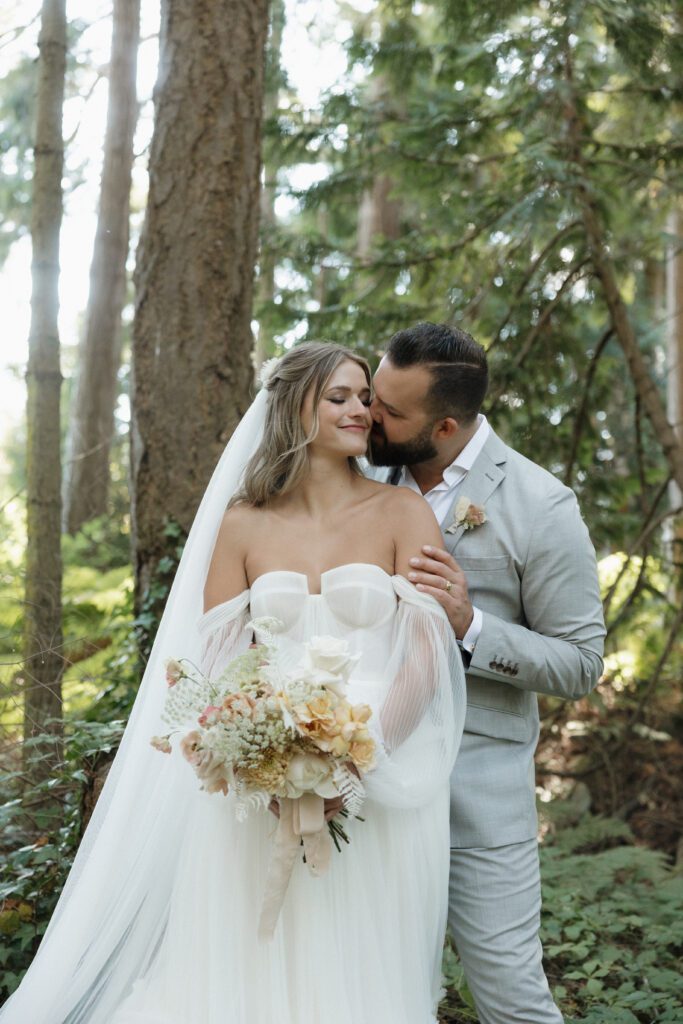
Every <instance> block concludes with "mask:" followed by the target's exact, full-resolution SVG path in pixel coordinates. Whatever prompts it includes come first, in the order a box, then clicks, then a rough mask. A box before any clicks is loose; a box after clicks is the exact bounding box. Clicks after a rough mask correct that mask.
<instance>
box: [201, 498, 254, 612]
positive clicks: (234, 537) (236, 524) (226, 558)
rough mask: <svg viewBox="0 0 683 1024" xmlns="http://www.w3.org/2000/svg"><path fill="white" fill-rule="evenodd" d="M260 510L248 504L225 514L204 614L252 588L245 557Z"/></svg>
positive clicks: (212, 562) (219, 533) (211, 565)
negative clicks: (248, 578)
mask: <svg viewBox="0 0 683 1024" xmlns="http://www.w3.org/2000/svg"><path fill="white" fill-rule="evenodd" d="M258 511H259V510H258V509H254V508H252V507H251V506H250V505H247V504H245V503H239V504H236V505H232V506H231V507H230V508H229V509H227V510H226V512H225V513H224V514H223V519H222V520H221V525H220V526H219V528H218V536H217V537H216V543H215V545H214V549H213V555H212V556H211V564H210V566H209V571H208V573H207V577H206V581H205V584H204V611H205V612H206V611H208V610H209V609H210V608H213V607H214V605H217V604H220V603H222V602H223V601H227V600H230V598H232V597H235V596H236V595H237V594H241V593H242V592H243V591H244V590H247V589H248V588H249V583H248V580H247V573H246V556H247V552H248V551H249V545H250V543H251V541H252V540H253V538H254V533H255V529H256V523H257V522H258V519H257V517H256V514H257V513H258Z"/></svg>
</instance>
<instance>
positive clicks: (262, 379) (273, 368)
mask: <svg viewBox="0 0 683 1024" xmlns="http://www.w3.org/2000/svg"><path fill="white" fill-rule="evenodd" d="M279 365H280V360H279V358H277V357H276V358H274V359H266V361H265V363H262V364H261V369H260V370H259V374H258V379H259V383H260V384H261V386H262V387H264V388H265V387H267V386H268V384H269V382H270V381H271V379H272V378H273V377H274V376H275V374H276V373H277V368H278V366H279Z"/></svg>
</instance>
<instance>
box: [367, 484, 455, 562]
mask: <svg viewBox="0 0 683 1024" xmlns="http://www.w3.org/2000/svg"><path fill="white" fill-rule="evenodd" d="M383 486H384V487H385V488H386V490H387V492H388V493H385V494H382V501H383V508H382V529H383V532H384V535H385V537H386V536H388V537H390V538H391V540H392V542H393V545H394V571H395V572H397V573H400V574H401V575H403V576H407V575H408V572H409V570H410V565H409V559H410V558H412V557H418V556H420V555H421V554H422V547H423V546H424V545H425V544H431V545H433V546H434V547H442V546H443V541H442V537H441V530H440V529H439V524H438V522H437V520H436V516H435V515H434V513H433V511H432V508H431V506H430V504H429V502H428V501H427V499H426V498H423V497H422V495H421V494H417V493H416V492H415V491H413V490H411V489H410V488H409V487H393V486H391V485H386V484H385V485H383Z"/></svg>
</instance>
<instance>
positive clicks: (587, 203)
mask: <svg viewBox="0 0 683 1024" xmlns="http://www.w3.org/2000/svg"><path fill="white" fill-rule="evenodd" d="M565 71H566V75H567V83H568V85H569V93H568V95H567V98H566V100H565V117H566V123H567V139H568V144H569V156H570V159H571V161H572V162H573V163H574V166H575V168H576V171H577V178H578V183H577V186H576V194H577V198H578V202H579V207H580V210H581V216H582V219H583V225H584V229H585V232H586V238H587V241H588V246H589V250H590V254H591V262H592V265H593V269H594V272H595V276H596V277H597V278H598V280H599V281H600V283H601V285H602V290H603V293H604V296H605V302H606V303H607V308H608V309H609V313H610V319H611V322H612V326H613V327H614V334H615V337H616V338H617V340H618V342H619V344H620V345H621V348H622V350H623V352H624V355H625V356H626V363H627V365H628V368H629V372H630V374H631V379H632V380H633V384H634V386H635V389H636V394H637V395H638V398H639V399H640V401H641V403H642V407H643V410H644V411H645V414H646V415H647V417H648V418H649V420H650V423H651V424H652V428H653V430H654V433H655V436H656V438H657V441H658V442H659V444H660V446H661V448H662V451H663V453H664V456H665V458H666V461H667V463H668V465H669V469H670V471H671V476H672V478H673V480H674V481H675V483H676V484H677V485H678V487H679V488H680V489H681V490H683V444H682V443H681V442H680V441H679V439H678V438H677V437H676V433H675V432H674V429H673V427H672V426H671V423H670V422H669V420H668V419H667V413H666V408H665V406H664V403H663V402H662V399H661V397H660V394H659V391H658V390H657V385H656V384H655V382H654V380H653V379H652V377H651V375H650V372H649V370H648V367H647V364H646V362H645V360H644V358H643V354H642V352H641V351H640V347H639V345H638V339H637V338H636V334H635V331H634V329H633V325H632V324H631V321H630V318H629V315H628V310H627V308H626V303H625V302H624V299H623V296H622V294H621V291H620V289H619V284H618V282H617V275H616V271H615V268H614V263H613V261H612V258H611V256H610V253H609V248H608V246H607V244H606V242H605V230H604V226H603V224H602V221H601V217H600V214H599V212H598V208H597V205H596V203H595V199H594V197H593V193H592V191H591V188H590V177H589V173H588V169H587V167H586V164H585V161H584V158H583V148H582V144H583V139H584V135H585V127H584V124H583V122H582V120H581V116H580V114H579V110H578V107H577V100H576V91H575V88H574V77H573V64H572V54H571V47H570V44H569V41H567V44H566V47H565Z"/></svg>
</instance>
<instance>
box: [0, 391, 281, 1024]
mask: <svg viewBox="0 0 683 1024" xmlns="http://www.w3.org/2000/svg"><path fill="white" fill-rule="evenodd" d="M267 396H268V393H267V390H266V388H263V389H262V390H261V391H260V392H259V394H258V396H257V397H256V399H255V401H254V402H253V403H252V405H251V407H250V409H249V410H248V412H247V414H246V415H245V416H244V418H243V419H242V421H241V422H240V424H239V426H238V427H237V429H236V431H235V432H234V434H233V436H232V438H231V439H230V442H229V443H228V445H227V446H226V448H225V451H224V452H223V454H222V456H221V458H220V461H219V462H218V465H217V466H216V469H215V471H214V474H213V476H212V478H211V482H210V483H209V486H208V488H207V490H206V493H205V494H204V497H203V499H202V502H201V505H200V507H199V510H198V512H197V515H196V517H195V520H194V523H193V525H192V529H191V530H190V534H189V537H188V539H187V543H186V545H185V549H184V552H183V555H182V558H181V560H180V565H179V567H178V571H177V573H176V576H175V580H174V583H173V586H172V588H171V592H170V594H169V597H168V601H167V604H166V608H165V611H164V614H163V616H162V619H161V624H160V626H159V630H158V632H157V636H156V639H155V641H154V646H153V648H152V652H151V655H150V658H149V661H148V664H147V668H146V670H145V673H144V676H143V679H142V683H141V685H140V690H139V692H138V695H137V698H136V700H135V705H134V707H133V711H132V713H131V716H130V720H129V722H128V725H127V727H126V730H125V732H124V735H123V739H122V741H121V745H120V747H119V750H118V753H117V755H116V758H115V760H114V762H113V764H112V767H111V769H110V771H109V776H108V778H107V781H106V784H105V786H104V789H103V790H102V794H101V796H100V798H99V800H98V802H97V806H96V808H95V811H94V813H93V816H92V819H91V821H90V823H89V825H88V828H87V830H86V832H85V835H84V837H83V840H82V842H81V845H80V848H79V850H78V853H77V855H76V859H75V861H74V864H73V867H72V869H71V872H70V874H69V877H68V879H67V882H66V885H65V886H64V890H63V892H62V895H61V897H60V900H59V903H58V904H57V907H56V909H55V912H54V915H53V917H52V920H51V921H50V924H49V927H48V929H47V931H46V933H45V936H44V938H43V940H42V943H41V945H40V948H39V949H38V952H37V954H36V956H35V958H34V960H33V963H32V964H31V966H30V968H29V970H28V972H27V974H26V976H25V978H24V980H23V981H22V983H21V985H20V986H19V988H18V989H17V991H16V992H15V993H14V995H13V996H11V998H10V999H9V1000H8V1002H7V1003H6V1004H5V1005H4V1007H3V1008H2V1009H0V1021H1V1022H2V1024H104V1022H106V1021H107V1020H108V1019H109V1017H110V1016H111V1014H112V1013H113V1011H114V1009H115V1008H116V1006H117V1005H118V1004H119V1003H120V1002H121V1000H122V998H123V997H124V995H125V993H126V991H127V990H128V989H129V988H130V985H131V983H132V981H133V980H134V979H135V978H138V977H139V976H140V975H141V974H143V973H144V971H145V968H146V967H147V965H148V964H149V963H150V961H151V960H152V958H153V957H154V953H155V950H156V949H157V947H158V944H159V942H160V940H161V939H162V937H163V933H164V929H165V927H166V919H167V907H168V895H169V892H170V888H171V882H172V879H173V875H174V872H175V868H176V864H177V859H178V854H179V850H180V847H181V842H180V840H181V837H182V834H183V832H184V829H185V828H186V822H187V818H188V810H189V806H190V802H191V800H192V796H193V794H194V793H195V792H196V780H195V779H194V777H193V774H192V773H191V772H188V771H187V766H186V765H183V763H182V761H181V760H180V759H176V758H175V757H170V758H168V757H163V756H162V755H160V754H159V753H158V752H157V751H155V750H154V749H153V748H152V747H151V746H150V743H149V739H150V737H151V736H152V735H153V734H154V733H155V732H158V731H159V722H160V715H161V710H162V706H163V701H164V697H165V684H164V662H165V660H166V658H169V657H177V656H182V657H184V658H189V659H191V660H192V661H194V663H195V664H198V662H199V657H200V636H199V632H198V630H197V621H198V619H199V617H200V616H201V614H202V604H203V588H204V581H205V579H206V574H207V572H208V567H209V562H210V559H211V555H212V552H213V547H214V544H215V540H216V535H217V532H218V528H219V526H220V523H221V519H222V517H223V513H224V511H225V508H226V506H227V504H228V502H229V500H230V498H231V497H232V495H233V494H234V493H235V492H236V490H237V489H238V487H239V484H240V482H241V478H242V474H243V472H244V468H245V466H246V464H247V462H248V461H249V459H250V458H251V456H252V455H253V453H254V452H255V451H256V449H257V447H258V445H259V442H260V440H261V437H262V435H263V427H264V423H265V415H266V407H267Z"/></svg>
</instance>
